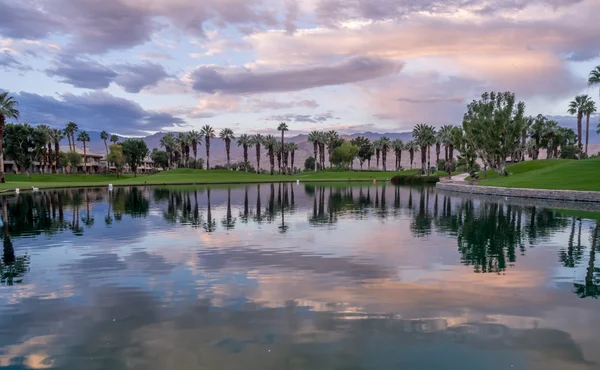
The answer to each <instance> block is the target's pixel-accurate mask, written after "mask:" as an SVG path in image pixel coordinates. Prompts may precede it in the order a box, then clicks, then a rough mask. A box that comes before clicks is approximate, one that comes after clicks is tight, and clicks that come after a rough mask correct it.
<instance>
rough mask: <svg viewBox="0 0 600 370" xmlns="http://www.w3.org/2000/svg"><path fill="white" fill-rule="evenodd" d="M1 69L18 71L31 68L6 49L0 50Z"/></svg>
mask: <svg viewBox="0 0 600 370" xmlns="http://www.w3.org/2000/svg"><path fill="white" fill-rule="evenodd" d="M0 69H6V70H16V71H28V70H31V68H30V67H28V66H26V65H24V64H23V63H21V62H20V61H18V60H17V58H15V57H14V55H13V54H12V53H11V52H10V51H8V50H5V51H4V52H2V51H0Z"/></svg>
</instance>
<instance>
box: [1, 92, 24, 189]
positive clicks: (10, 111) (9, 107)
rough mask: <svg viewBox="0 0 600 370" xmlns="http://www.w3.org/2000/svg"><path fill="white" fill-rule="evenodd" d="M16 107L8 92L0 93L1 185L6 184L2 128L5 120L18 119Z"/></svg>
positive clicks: (15, 102)
mask: <svg viewBox="0 0 600 370" xmlns="http://www.w3.org/2000/svg"><path fill="white" fill-rule="evenodd" d="M17 105H19V103H17V101H16V100H15V99H14V98H13V97H12V96H8V91H5V92H1V93H0V183H2V184H4V183H5V182H6V179H5V177H4V148H3V142H4V127H5V125H6V119H7V118H12V119H19V116H20V112H19V110H18V109H17Z"/></svg>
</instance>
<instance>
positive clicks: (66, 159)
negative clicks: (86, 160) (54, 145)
mask: <svg viewBox="0 0 600 370" xmlns="http://www.w3.org/2000/svg"><path fill="white" fill-rule="evenodd" d="M80 164H81V155H79V153H77V152H67V153H61V155H60V165H61V166H62V167H63V168H67V167H69V174H70V173H71V171H72V169H73V168H77V167H78V166H79V165H80Z"/></svg>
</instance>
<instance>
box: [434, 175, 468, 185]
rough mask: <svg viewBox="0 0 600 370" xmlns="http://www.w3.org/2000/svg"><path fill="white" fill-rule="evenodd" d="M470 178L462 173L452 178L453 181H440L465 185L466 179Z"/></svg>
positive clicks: (444, 179)
mask: <svg viewBox="0 0 600 370" xmlns="http://www.w3.org/2000/svg"><path fill="white" fill-rule="evenodd" d="M467 177H469V174H468V173H461V174H459V175H454V176H452V178H451V179H449V178H447V177H441V178H440V181H441V182H450V183H459V184H465V183H466V182H465V179H466V178H467Z"/></svg>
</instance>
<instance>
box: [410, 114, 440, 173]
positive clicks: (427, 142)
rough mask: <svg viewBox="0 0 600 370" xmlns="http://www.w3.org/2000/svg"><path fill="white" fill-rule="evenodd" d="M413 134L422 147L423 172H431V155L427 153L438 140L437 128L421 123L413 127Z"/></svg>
mask: <svg viewBox="0 0 600 370" xmlns="http://www.w3.org/2000/svg"><path fill="white" fill-rule="evenodd" d="M412 135H413V137H414V138H415V140H416V141H417V143H418V144H419V146H420V147H421V172H422V174H423V175H424V174H425V173H427V174H429V170H430V165H429V157H431V155H429V156H428V155H427V154H428V153H429V148H430V147H431V145H433V144H435V142H436V139H435V129H434V128H433V127H432V126H429V125H427V124H425V123H419V124H418V125H416V126H415V128H414V129H413V132H412ZM426 166H427V171H425V167H426Z"/></svg>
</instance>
